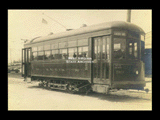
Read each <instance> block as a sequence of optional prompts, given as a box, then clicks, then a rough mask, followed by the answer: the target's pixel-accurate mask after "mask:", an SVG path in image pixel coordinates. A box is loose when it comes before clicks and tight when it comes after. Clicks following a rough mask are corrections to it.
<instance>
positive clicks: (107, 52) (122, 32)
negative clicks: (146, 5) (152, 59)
mask: <svg viewBox="0 0 160 120" xmlns="http://www.w3.org/2000/svg"><path fill="white" fill-rule="evenodd" d="M144 36H145V33H144V31H143V30H142V29H141V28H140V27H138V26H137V25H134V24H132V23H128V22H122V21H115V22H107V23H101V24H98V25H92V26H88V27H82V28H79V29H75V30H70V31H66V32H63V33H58V34H53V35H48V36H45V37H37V38H35V39H33V40H31V41H30V42H28V43H26V44H24V48H23V49H22V76H23V77H25V78H31V80H32V81H34V80H39V81H42V83H43V85H44V86H47V87H50V88H53V89H64V90H69V91H72V92H74V91H79V90H82V91H88V90H90V89H91V90H93V91H95V92H100V93H107V92H108V90H109V89H143V88H144V87H145V77H144V76H145V71H144V70H145V69H144V60H143V54H144Z"/></svg>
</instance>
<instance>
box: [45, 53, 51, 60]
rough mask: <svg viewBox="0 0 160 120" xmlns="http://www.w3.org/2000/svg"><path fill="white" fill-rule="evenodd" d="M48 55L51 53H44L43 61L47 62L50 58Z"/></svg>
mask: <svg viewBox="0 0 160 120" xmlns="http://www.w3.org/2000/svg"><path fill="white" fill-rule="evenodd" d="M50 53H51V51H45V52H44V59H45V60H49V58H50Z"/></svg>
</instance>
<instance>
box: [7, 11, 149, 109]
mask: <svg viewBox="0 0 160 120" xmlns="http://www.w3.org/2000/svg"><path fill="white" fill-rule="evenodd" d="M7 67H8V111H17V110H18V111H19V110H27V111H30V110H65V111H69V110H76V111H82V110H85V111H86V110H88V111H92V110H109V111H114V110H116V111H117V110H118V111H121V110H128V111H131V110H133V111H136V110H147V111H148V110H149V111H152V9H8V66H7Z"/></svg>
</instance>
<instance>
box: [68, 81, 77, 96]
mask: <svg viewBox="0 0 160 120" xmlns="http://www.w3.org/2000/svg"><path fill="white" fill-rule="evenodd" d="M77 91H78V88H77V85H76V84H73V83H69V84H68V85H67V92H69V93H72V94H74V93H76V92H77Z"/></svg>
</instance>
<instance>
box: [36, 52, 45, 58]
mask: <svg viewBox="0 0 160 120" xmlns="http://www.w3.org/2000/svg"><path fill="white" fill-rule="evenodd" d="M43 56H44V52H43V51H38V56H37V60H43Z"/></svg>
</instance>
